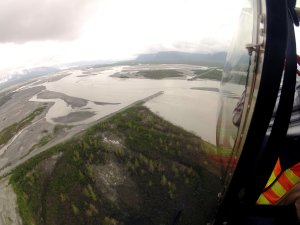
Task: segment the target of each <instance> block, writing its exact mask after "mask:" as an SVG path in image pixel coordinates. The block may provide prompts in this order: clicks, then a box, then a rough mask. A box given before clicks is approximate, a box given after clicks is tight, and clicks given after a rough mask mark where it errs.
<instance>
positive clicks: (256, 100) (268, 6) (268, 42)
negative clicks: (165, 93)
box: [214, 0, 287, 225]
mask: <svg viewBox="0 0 300 225" xmlns="http://www.w3.org/2000/svg"><path fill="white" fill-rule="evenodd" d="M255 2H256V4H257V9H258V11H257V12H258V13H257V15H256V16H257V17H256V18H257V20H256V22H254V28H255V26H256V31H257V35H258V36H256V38H255V39H254V40H256V43H255V44H254V46H256V48H255V51H254V52H255V54H253V56H252V58H253V59H252V60H253V61H252V62H254V64H255V65H252V66H251V68H250V69H251V70H252V71H253V73H252V75H251V74H250V76H249V77H248V84H247V89H246V93H247V95H246V99H245V104H244V110H243V111H244V112H243V116H242V121H241V126H240V129H239V131H238V137H237V139H236V140H237V141H236V143H235V146H234V151H237V152H241V155H240V158H239V161H238V164H237V167H236V169H235V171H234V173H233V175H232V177H231V178H229V181H230V183H229V185H228V188H227V191H226V193H225V195H224V198H223V202H222V204H221V207H220V210H219V212H218V216H217V217H216V221H215V223H214V224H215V225H219V224H224V223H225V224H226V223H228V224H240V222H241V219H242V218H244V217H245V214H247V211H248V209H249V207H252V206H255V202H256V200H257V198H258V197H259V194H260V193H261V191H262V190H263V186H261V185H262V184H266V183H267V180H268V178H269V175H270V174H271V172H272V170H273V167H274V165H275V163H276V160H277V154H276V151H272V152H271V151H269V152H263V151H262V146H263V144H264V141H265V135H266V132H267V129H268V126H269V123H270V120H271V118H272V114H273V110H274V107H275V104H276V100H277V95H278V91H279V87H280V82H281V79H282V72H283V68H284V62H285V51H286V45H287V35H286V33H287V3H286V1H273V0H265V1H260V0H256V1H255ZM260 2H261V4H260ZM255 24H256V25H255ZM258 24H259V25H258ZM261 24H265V27H263V29H261ZM259 36H261V37H259ZM255 62H256V63H255ZM266 155H267V156H268V162H266V161H265V160H262V159H264V158H265V156H266ZM262 167H263V168H264V169H263V170H262ZM258 178H259V179H260V180H259V181H258V180H257V179H258Z"/></svg>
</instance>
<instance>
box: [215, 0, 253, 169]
mask: <svg viewBox="0 0 300 225" xmlns="http://www.w3.org/2000/svg"><path fill="white" fill-rule="evenodd" d="M253 2H254V1H250V0H249V1H247V2H246V3H247V4H246V6H245V8H243V10H242V13H241V16H240V23H239V29H238V31H237V34H236V37H235V39H234V40H233V43H232V47H231V49H230V51H229V53H228V55H227V59H226V64H225V67H224V73H223V79H222V83H221V94H222V98H221V113H220V115H219V121H218V153H219V157H220V158H219V163H220V166H221V167H223V168H227V169H228V168H234V167H235V166H236V163H237V159H238V158H237V157H235V155H234V153H233V151H232V150H233V146H234V144H235V140H236V138H237V133H238V128H239V125H240V122H241V118H242V113H243V107H244V100H245V88H246V85H247V79H248V76H249V68H250V64H251V52H249V51H248V49H247V47H248V46H249V45H251V44H252V43H253V40H252V38H253V37H252V36H253V34H252V32H253V5H252V4H253ZM223 171H224V173H225V174H223V175H226V173H227V172H228V170H226V169H223Z"/></svg>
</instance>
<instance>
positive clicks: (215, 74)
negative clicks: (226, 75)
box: [194, 69, 222, 81]
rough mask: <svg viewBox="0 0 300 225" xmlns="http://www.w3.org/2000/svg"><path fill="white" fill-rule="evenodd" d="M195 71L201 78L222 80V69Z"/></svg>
mask: <svg viewBox="0 0 300 225" xmlns="http://www.w3.org/2000/svg"><path fill="white" fill-rule="evenodd" d="M194 73H195V74H196V75H198V77H199V78H201V79H209V80H217V81H221V80H222V71H220V70H216V69H214V70H211V71H209V72H207V70H194Z"/></svg>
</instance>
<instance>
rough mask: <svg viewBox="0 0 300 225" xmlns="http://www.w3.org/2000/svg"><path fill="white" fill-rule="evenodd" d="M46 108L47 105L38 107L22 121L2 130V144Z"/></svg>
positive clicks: (0, 140) (0, 138)
mask: <svg viewBox="0 0 300 225" xmlns="http://www.w3.org/2000/svg"><path fill="white" fill-rule="evenodd" d="M45 108H46V106H41V107H39V108H37V109H36V110H34V111H33V112H32V113H30V114H29V115H28V116H27V117H25V118H24V119H22V120H21V121H19V122H17V123H14V124H12V125H10V126H8V127H6V128H4V129H3V130H2V131H0V146H1V145H3V144H6V143H7V142H8V141H9V140H10V139H11V138H13V136H15V135H16V134H17V133H18V132H19V131H20V130H22V129H23V128H25V127H26V126H28V125H29V124H30V123H31V121H32V120H34V118H35V117H36V116H38V115H40V114H41V113H42V112H43V111H44V110H45Z"/></svg>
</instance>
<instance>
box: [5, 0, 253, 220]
mask: <svg viewBox="0 0 300 225" xmlns="http://www.w3.org/2000/svg"><path fill="white" fill-rule="evenodd" d="M17 1H19V0H14V1H11V2H17ZM30 2H31V3H32V2H34V3H36V4H34V6H33V5H32V4H31V3H30V4H29V3H28V4H27V5H24V10H21V9H20V8H19V7H16V5H12V7H11V9H10V10H11V13H6V11H7V12H8V11H10V10H8V8H7V10H6V11H5V12H4V11H2V10H3V9H4V7H8V6H9V4H10V3H5V4H4V3H2V2H0V25H1V24H2V23H3V21H9V20H1V18H2V17H1V16H2V15H6V16H7V15H8V14H11V15H14V13H15V15H18V16H16V18H15V19H16V20H18V23H12V24H11V26H12V27H9V26H8V25H7V27H8V28H11V29H7V30H8V31H7V32H8V33H7V35H6V36H2V35H1V37H0V50H1V49H2V50H5V53H6V54H3V55H0V56H2V57H1V59H2V61H4V62H7V64H8V66H7V67H9V66H11V71H10V70H9V71H8V72H7V71H6V70H5V69H6V68H0V69H1V70H0V73H1V74H0V75H1V76H0V78H2V71H5V72H3V73H4V74H5V76H3V79H0V88H1V91H0V121H1V123H0V198H1V202H0V208H1V209H4V208H5V211H4V212H1V213H2V215H4V216H3V218H4V217H5V218H6V219H7V221H8V220H9V221H10V220H12V221H13V222H11V223H12V224H20V223H19V221H21V220H22V221H23V223H24V224H72V225H76V224H91V225H93V224H104V225H123V224H124V225H135V224H136V225H139V224H145V225H147V224H148V225H151V224H153V225H156V224H161V225H162V224H165V225H167V224H172V225H173V224H174V225H175V224H191V225H193V224H197V225H198V224H207V223H208V222H210V221H212V220H213V218H214V216H215V212H216V210H217V207H218V205H219V202H218V201H219V199H220V193H221V192H222V191H223V189H224V186H223V183H222V180H221V178H222V175H223V173H224V171H225V170H224V167H226V166H228V164H229V161H228V159H230V160H231V159H233V160H236V158H234V157H232V155H231V154H232V148H233V145H234V142H235V139H236V137H237V132H238V128H239V126H240V124H241V121H242V118H243V113H244V111H243V107H244V101H245V98H246V97H247V94H246V92H245V91H244V90H245V88H246V86H247V82H248V80H249V77H251V76H252V72H251V71H252V70H251V67H252V65H253V55H252V54H251V50H252V49H253V48H254V47H253V45H252V44H253V42H254V41H253V38H252V36H253V35H252V33H253V32H254V29H253V28H252V27H253V26H254V25H253V24H254V22H253V20H254V16H253V15H254V11H255V10H254V7H253V2H254V0H253V1H250V0H249V1H246V3H245V4H246V5H245V7H244V8H243V10H242V14H241V17H240V23H239V27H238V28H239V29H238V32H237V35H236V36H235V39H234V41H233V44H232V46H231V48H230V51H229V54H228V55H227V60H226V52H225V51H223V49H222V50H221V51H219V45H220V46H223V45H224V46H225V45H226V46H227V42H228V39H229V38H228V37H227V36H230V35H229V34H228V33H230V32H228V31H227V28H228V27H230V26H228V27H227V26H226V23H229V22H232V21H230V20H229V19H228V18H230V16H228V18H227V16H226V15H225V14H224V16H223V17H224V18H223V19H224V21H225V22H224V24H225V28H223V27H222V26H223V25H224V24H221V25H220V24H219V22H220V18H215V12H216V11H217V13H216V14H220V15H221V14H222V13H224V12H223V11H224V10H223V8H225V7H227V6H228V4H227V3H224V1H219V2H218V4H219V5H220V7H218V9H216V8H215V3H213V4H212V3H209V1H203V2H207V3H206V4H208V6H209V7H211V8H209V10H207V9H206V7H204V6H202V5H204V4H203V2H202V3H200V4H199V2H201V1H198V0H191V1H181V0H176V1H174V0H173V1H153V3H150V2H146V1H143V2H142V1H140V0H131V1H117V0H112V1H89V2H92V3H91V5H88V6H85V5H81V3H80V4H79V2H84V1H81V0H76V1H74V2H77V3H78V4H76V3H74V5H72V7H66V4H65V2H67V1H65V0H64V1H63V0H62V1H59V2H60V3H59V2H57V1H54V2H56V3H55V4H54V5H47V4H50V3H49V2H50V1H46V2H47V3H41V2H42V1H39V0H30ZM95 2H101V3H99V4H100V6H101V7H100V8H101V9H99V10H100V12H101V13H98V14H95V12H94V11H93V10H91V8H93V9H96V8H97V7H99V6H98V5H97V3H95ZM102 2H104V3H103V5H102ZM128 2H129V3H128ZM141 2H142V3H141ZM238 2H239V1H235V2H232V8H229V9H228V11H230V12H229V13H230V14H234V13H235V12H233V11H234V10H231V9H235V8H237V7H236V5H238V6H239V4H240V3H238ZM2 4H4V5H2ZM11 4H12V3H11ZM44 4H45V5H44ZM60 4H62V5H60ZM82 4H83V3H82ZM201 4H202V5H201ZM19 5H21V3H20V4H19ZM2 6H3V7H2ZM31 6H32V10H34V11H35V12H36V14H37V15H41V14H42V13H44V14H45V15H43V17H41V16H40V17H39V18H35V17H34V15H35V14H34V13H28V12H29V11H30V10H29V9H30V7H31ZM46 6H48V7H46ZM68 6H69V5H68ZM171 6H172V7H171ZM173 6H174V7H173ZM205 6H206V5H205ZM221 6H222V7H221ZM223 6H224V7H223ZM77 7H78V8H77ZM62 9H65V11H63V10H62ZM67 9H68V10H67ZM137 9H138V10H137ZM89 10H91V11H89ZM239 10H240V8H239ZM22 11H24V12H25V11H26V13H25V14H24V15H23V14H22V13H20V12H22ZM235 11H237V10H235ZM1 12H2V13H1ZM41 12H42V13H41ZM77 12H80V15H79V14H78V13H77ZM87 12H90V13H91V14H92V16H91V21H89V22H87V25H86V27H84V28H82V36H80V37H79V39H78V40H73V39H74V38H75V39H76V37H74V35H75V36H76V33H77V32H80V31H79V30H77V28H76V27H74V26H75V25H76V24H77V22H78V21H77V19H78V20H80V18H81V17H84V16H86V14H89V13H87ZM212 12H214V13H212ZM81 13H82V14H81ZM19 14H20V15H19ZM74 15H76V16H75V17H74ZM179 15H180V16H179ZM48 17H49V18H50V19H49V20H48V19H47V18H48ZM79 17H80V18H79ZM63 18H65V19H63ZM208 18H209V20H208V21H210V22H212V24H210V23H207V19H208ZM9 19H11V17H9ZM227 19H228V21H227ZM49 21H50V22H49ZM74 21H76V22H74ZM200 22H201V26H200V25H199V23H200ZM48 23H49V24H48ZM78 23H79V24H80V22H78ZM16 24H21V25H20V27H18V26H17V25H16ZM45 24H46V25H47V26H46V25H45ZM74 24H75V25H74ZM207 24H209V25H207ZM15 26H16V27H15ZM48 26H49V27H48ZM78 26H79V25H78ZM67 27H70V30H71V31H69V30H68V29H67ZM49 28H51V29H49ZM54 28H56V29H54ZM71 28H72V29H71ZM36 29H37V30H36ZM40 29H41V30H40ZM229 30H230V29H229ZM12 31H13V32H12ZM34 31H38V32H34ZM50 31H53V33H51V32H50ZM10 32H12V33H10ZM14 32H18V33H17V34H15V33H14ZM49 32H50V34H49ZM69 32H70V33H69ZM215 33H216V35H215ZM204 34H205V35H204ZM212 34H213V35H212ZM202 35H204V36H202ZM212 36H213V37H212ZM215 36H217V37H215ZM176 38H177V39H178V40H177V39H176ZM52 39H53V40H52ZM69 39H71V40H69ZM200 42H201V43H200ZM202 42H203V43H202ZM2 43H4V44H2ZM7 43H8V44H7ZM222 48H223V47H222ZM199 49H200V50H199ZM224 50H227V48H225V49H224ZM19 51H20V52H19ZM56 51H58V52H56ZM48 52H49V55H48ZM50 53H51V54H50ZM0 54H1V53H0ZM39 54H40V55H39ZM55 54H56V55H55ZM127 54H128V56H127ZM103 55H105V57H108V59H109V60H108V61H106V58H105V59H103V60H104V61H102V60H100V61H99V59H98V58H97V57H100V58H101V57H102V56H103ZM112 55H113V56H112ZM123 55H126V57H124V60H120V58H121V59H123V58H122V57H123ZM37 56H38V57H40V58H42V59H43V60H44V59H46V62H43V61H42V60H41V59H40V58H39V59H36V58H35V57H37ZM109 57H111V58H109ZM66 58H67V59H66ZM101 59H102V58H101ZM22 60H23V61H22ZM225 60H226V61H227V62H226V64H225V67H224V63H225ZM15 62H19V63H20V65H15V64H14V63H15ZM35 62H37V63H35ZM55 63H57V64H55ZM31 64H34V65H36V66H37V68H31V67H30V65H31ZM29 67H30V68H29ZM6 72H7V74H6ZM222 77H223V78H222ZM220 82H221V95H222V103H223V105H222V110H221V114H220V115H221V117H220V118H219V123H218V127H217V114H218V109H217V105H218V100H219V97H220V93H219V91H220ZM216 129H217V131H218V137H219V138H218V141H217V142H218V144H219V148H218V147H217V146H216V144H217V143H216ZM232 165H233V166H234V165H235V164H234V162H233V164H232ZM2 187H3V188H2ZM7 193H9V194H7ZM2 200H3V201H2ZM7 205H8V206H9V207H7ZM15 208H17V209H18V210H17V211H16V210H12V209H15ZM2 215H1V216H2ZM1 222H2V221H1V218H0V224H1Z"/></svg>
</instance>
